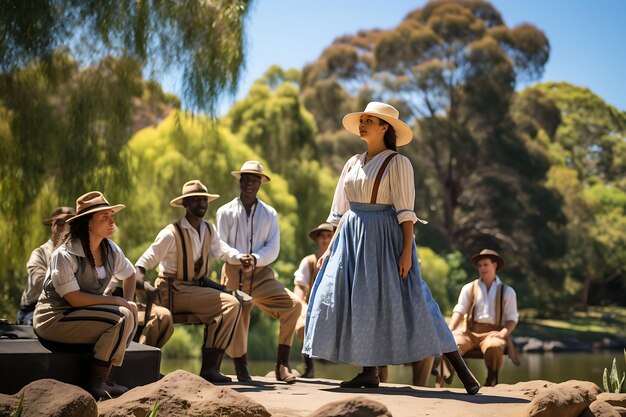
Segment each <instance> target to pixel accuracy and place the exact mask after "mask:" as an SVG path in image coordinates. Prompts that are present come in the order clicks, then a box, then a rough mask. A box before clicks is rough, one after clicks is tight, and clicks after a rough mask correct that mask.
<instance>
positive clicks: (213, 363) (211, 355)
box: [200, 348, 233, 382]
mask: <svg viewBox="0 0 626 417" xmlns="http://www.w3.org/2000/svg"><path fill="white" fill-rule="evenodd" d="M223 357H224V350H223V349H214V348H202V368H201V369H200V376H201V377H202V378H204V379H206V380H207V381H209V382H232V381H233V380H232V379H231V378H230V377H227V376H226V375H224V374H223V373H221V372H220V366H221V365H222V358H223Z"/></svg>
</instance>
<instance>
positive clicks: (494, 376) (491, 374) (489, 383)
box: [485, 369, 498, 387]
mask: <svg viewBox="0 0 626 417" xmlns="http://www.w3.org/2000/svg"><path fill="white" fill-rule="evenodd" d="M496 385H498V372H496V371H492V370H490V369H487V380H486V381H485V386H486V387H495V386H496Z"/></svg>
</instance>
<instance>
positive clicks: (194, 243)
mask: <svg viewBox="0 0 626 417" xmlns="http://www.w3.org/2000/svg"><path fill="white" fill-rule="evenodd" d="M208 224H209V227H210V228H211V236H210V237H208V234H209V228H208V227H207V223H206V222H202V224H201V225H200V233H198V231H197V230H196V229H195V228H194V227H193V226H192V225H191V223H189V220H187V218H186V217H183V219H182V220H181V222H180V225H181V227H182V228H183V229H188V230H189V236H190V238H191V253H192V254H193V261H194V262H196V261H197V260H198V259H200V257H201V256H202V244H203V243H204V239H211V243H210V245H209V246H210V249H209V257H210V260H215V259H218V258H220V257H221V256H222V249H221V244H220V239H219V237H218V234H217V230H216V228H215V226H214V225H212V224H211V223H208ZM157 264H158V265H159V273H161V274H165V275H176V271H177V270H178V252H177V249H176V237H175V236H174V232H173V231H172V230H171V229H170V228H169V227H166V228H164V229H163V230H161V231H160V232H159V234H158V235H157V237H156V239H155V240H154V243H152V245H150V247H149V248H148V249H146V251H145V252H144V253H143V255H141V257H140V258H139V260H138V261H137V263H136V264H135V265H136V266H140V267H142V268H144V269H145V270H146V271H147V270H150V269H153V268H154V267H156V266H157Z"/></svg>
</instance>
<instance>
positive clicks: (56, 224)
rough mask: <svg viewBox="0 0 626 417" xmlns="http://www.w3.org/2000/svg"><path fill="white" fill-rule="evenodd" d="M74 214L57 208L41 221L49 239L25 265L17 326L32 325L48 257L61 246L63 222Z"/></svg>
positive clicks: (70, 208)
mask: <svg viewBox="0 0 626 417" xmlns="http://www.w3.org/2000/svg"><path fill="white" fill-rule="evenodd" d="M75 213H76V211H75V210H74V209H73V208H72V207H57V208H55V209H54V210H52V213H50V218H48V219H46V220H44V221H43V225H44V226H48V227H50V239H48V241H47V242H46V243H44V244H43V245H41V246H39V247H38V248H37V249H35V250H34V251H33V253H32V254H31V255H30V258H29V259H28V262H27V263H26V270H27V271H28V281H26V288H24V292H23V293H22V300H21V301H20V309H19V311H18V312H17V324H25V325H28V326H32V325H33V312H34V311H35V306H36V305H37V300H38V299H39V296H40V295H41V288H42V287H43V280H44V278H45V277H46V271H47V270H48V265H49V264H50V257H51V256H52V252H54V250H55V249H56V248H57V247H59V245H61V243H62V241H63V238H64V237H65V234H66V233H67V231H68V228H67V226H66V223H65V221H66V220H67V219H69V218H70V217H72V216H73V215H74V214H75Z"/></svg>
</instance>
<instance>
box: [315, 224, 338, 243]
mask: <svg viewBox="0 0 626 417" xmlns="http://www.w3.org/2000/svg"><path fill="white" fill-rule="evenodd" d="M324 231H328V232H334V231H335V228H334V227H333V225H332V224H330V223H322V224H320V225H319V226H317V227H316V228H315V229H313V230H311V231H310V232H309V237H310V238H311V239H313V240H317V237H318V236H319V235H320V233H322V232H324Z"/></svg>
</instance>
